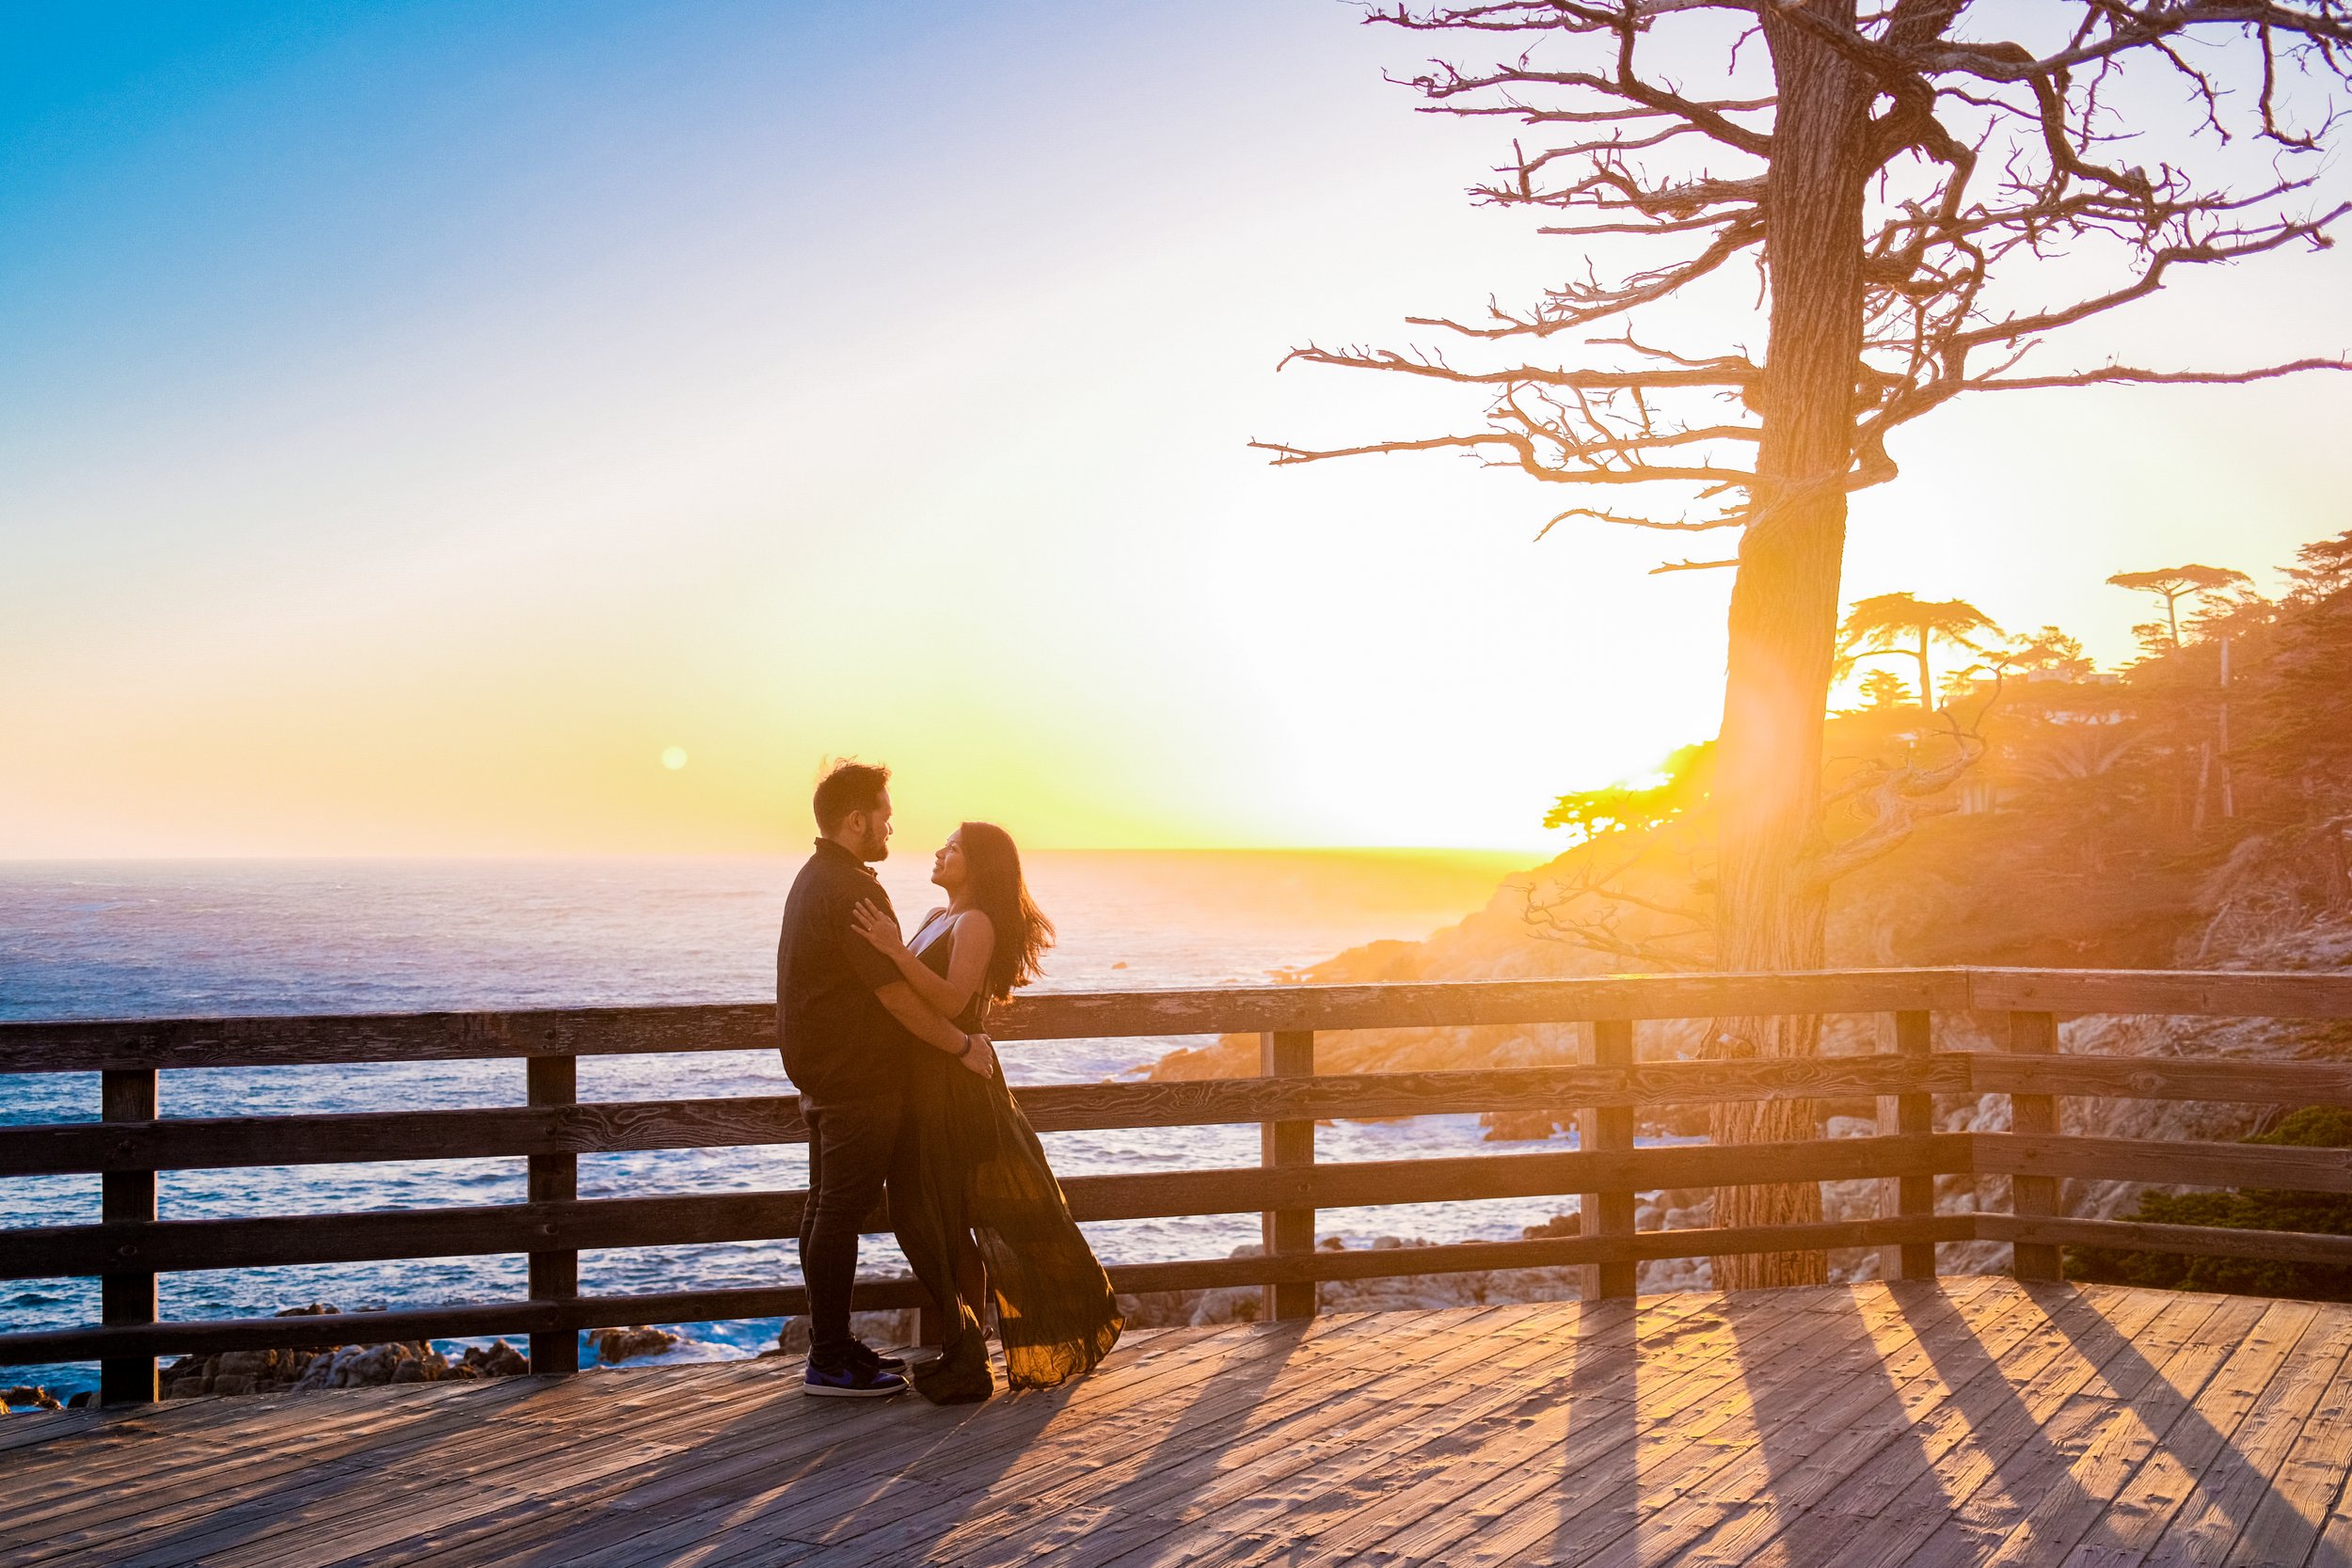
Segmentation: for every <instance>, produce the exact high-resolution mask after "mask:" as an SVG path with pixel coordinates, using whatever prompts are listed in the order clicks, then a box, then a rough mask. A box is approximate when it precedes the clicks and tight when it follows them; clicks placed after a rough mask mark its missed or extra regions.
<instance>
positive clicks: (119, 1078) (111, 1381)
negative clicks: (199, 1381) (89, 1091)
mask: <svg viewBox="0 0 2352 1568" xmlns="http://www.w3.org/2000/svg"><path fill="white" fill-rule="evenodd" d="M99 1099H100V1116H101V1117H102V1118H103V1119H104V1120H106V1121H152V1120H154V1119H155V1071H154V1069H152V1068H118V1069H112V1070H110V1071H107V1072H104V1073H102V1074H101V1075H100V1078H99ZM99 1181H100V1193H99V1218H100V1220H101V1221H102V1222H103V1223H104V1224H106V1225H110V1226H117V1225H152V1224H153V1223H155V1220H156V1218H157V1215H158V1211H157V1209H156V1207H155V1173H154V1172H153V1171H152V1170H110V1171H108V1172H107V1173H106V1174H105V1175H104V1176H103V1177H101V1178H100V1179H99ZM74 1272H76V1273H87V1272H91V1271H86V1270H76V1271H74ZM98 1289H99V1316H100V1321H101V1322H103V1323H105V1324H107V1325H108V1326H109V1327H114V1328H128V1327H134V1326H137V1325H143V1324H146V1323H153V1322H154V1321H155V1314H156V1305H155V1304H156V1300H157V1298H156V1293H155V1274H154V1271H153V1270H151V1269H124V1268H114V1269H108V1270H105V1271H104V1272H103V1274H101V1275H100V1276H99V1283H98ZM155 1377H156V1373H155V1358H154V1357H153V1356H152V1355H111V1356H108V1357H106V1358H105V1359H104V1360H103V1361H102V1362H100V1363H99V1367H98V1402H99V1403H101V1404H152V1403H154V1402H155V1398H156V1394H157V1392H158V1390H157V1387H156V1382H155Z"/></svg>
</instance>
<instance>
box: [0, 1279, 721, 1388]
mask: <svg viewBox="0 0 2352 1568" xmlns="http://www.w3.org/2000/svg"><path fill="white" fill-rule="evenodd" d="M276 1316H278V1317H280V1318H312V1317H343V1316H349V1317H351V1318H352V1319H353V1320H354V1322H353V1324H352V1326H353V1327H354V1328H355V1329H359V1328H363V1327H364V1325H365V1323H366V1320H367V1317H368V1314H367V1312H365V1311H364V1310H363V1311H358V1312H353V1313H349V1314H345V1313H344V1312H343V1311H342V1308H340V1307H334V1306H331V1305H329V1304H328V1303H326V1302H323V1301H314V1302H311V1303H310V1304H308V1305H307V1306H302V1307H285V1308H283V1309H282V1310H280V1311H278V1313H277V1314H276ZM677 1342H678V1337H677V1336H676V1335H675V1334H673V1333H671V1332H670V1331H669V1330H667V1329H662V1328H651V1327H645V1326H642V1325H641V1326H637V1327H631V1328H599V1329H596V1330H595V1331H594V1332H592V1333H591V1334H590V1335H589V1336H588V1348H589V1350H590V1352H591V1353H592V1354H594V1355H595V1356H596V1360H597V1361H599V1362H601V1363H602V1364H604V1365H606V1366H615V1365H618V1364H619V1363H621V1362H624V1361H629V1360H634V1359H636V1358H637V1357H640V1356H646V1355H659V1354H661V1353H662V1352H663V1351H666V1350H669V1349H670V1348H672V1347H673V1346H675V1344H677ZM530 1370H531V1358H530V1357H529V1356H528V1355H526V1354H523V1353H522V1352H521V1351H519V1350H517V1349H516V1347H515V1346H513V1345H511V1344H509V1343H507V1342H506V1341H505V1340H504V1339H498V1340H495V1341H493V1342H492V1343H490V1344H487V1345H469V1346H468V1347H466V1348H465V1349H464V1350H463V1351H461V1352H459V1353H458V1354H455V1355H453V1356H452V1355H444V1354H442V1353H441V1352H439V1351H437V1350H435V1349H434V1348H433V1346H432V1345H431V1343H429V1342H428V1341H426V1340H422V1339H404V1340H374V1341H362V1342H357V1343H352V1344H345V1345H332V1346H328V1347H326V1348H325V1349H320V1348H318V1347H316V1346H312V1347H309V1348H294V1347H282V1348H279V1349H275V1350H231V1351H217V1352H215V1353H213V1354H205V1355H183V1356H182V1357H180V1358H179V1359H178V1360H176V1361H173V1362H171V1363H170V1364H168V1365H167V1366H166V1367H165V1368H163V1370H162V1371H161V1372H160V1373H159V1374H158V1376H157V1379H156V1381H157V1384H158V1386H159V1387H160V1388H161V1390H162V1395H163V1397H164V1398H165V1399H167V1400H192V1399H203V1398H207V1397H212V1396H236V1395H243V1394H309V1393H315V1392H317V1391H319V1390H322V1389H327V1388H381V1387H386V1386H391V1385H393V1384H406V1383H463V1382H474V1381H478V1380H480V1379H484V1378H494V1377H518V1376H520V1375H522V1374H523V1373H525V1372H528V1371H530ZM95 1402H96V1395H95V1393H94V1392H93V1391H92V1390H90V1389H87V1388H86V1389H83V1390H82V1391H80V1392H79V1393H76V1394H74V1395H72V1397H71V1398H69V1399H65V1400H60V1399H58V1398H57V1397H56V1394H54V1393H52V1392H51V1391H50V1390H49V1389H47V1388H42V1387H36V1386H32V1385H30V1384H21V1385H19V1386H16V1387H13V1388H10V1389H8V1390H7V1392H6V1394H5V1395H0V1416H5V1415H8V1414H11V1413H24V1412H29V1411H56V1410H79V1409H83V1408H86V1407H87V1406H88V1405H90V1404H93V1403H95Z"/></svg>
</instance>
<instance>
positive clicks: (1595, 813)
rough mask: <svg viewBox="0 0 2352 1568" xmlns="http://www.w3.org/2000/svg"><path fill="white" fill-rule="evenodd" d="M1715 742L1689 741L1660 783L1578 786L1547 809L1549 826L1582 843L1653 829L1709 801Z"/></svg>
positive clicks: (1664, 767) (1659, 776)
mask: <svg viewBox="0 0 2352 1568" xmlns="http://www.w3.org/2000/svg"><path fill="white" fill-rule="evenodd" d="M1714 753H1715V743H1714V742H1713V741H1711V740H1708V741H1702V742H1700V743H1699V744H1697V745H1695V746H1685V747H1682V748H1681V749H1679V750H1678V751H1677V752H1674V753H1673V754H1672V755H1670V756H1668V757H1667V758H1666V760H1665V762H1664V763H1663V764H1662V765H1661V767H1660V768H1659V770H1658V772H1657V774H1656V775H1655V782H1649V781H1624V780H1620V781H1619V782H1618V783H1616V784H1610V785H1607V786H1606V787H1604V788H1600V789H1580V790H1572V791H1570V792H1569V793H1568V794H1565V795H1563V796H1561V797H1560V799H1559V800H1556V801H1554V802H1553V804H1552V808H1551V810H1549V812H1547V813H1545V814H1544V826H1545V827H1547V828H1566V829H1569V830H1571V831H1573V832H1575V834H1576V836H1577V842H1578V843H1580V844H1581V843H1585V842H1588V841H1590V840H1592V839H1596V838H1600V837H1602V836H1604V835H1606V834H1609V833H1620V832H1649V831H1650V830H1651V829H1654V828H1658V827H1662V826H1663V825H1664V824H1666V823H1668V822H1671V821H1673V820H1674V819H1675V818H1676V817H1677V816H1682V815H1683V814H1684V813H1686V812H1689V811H1691V810H1692V809H1693V808H1695V807H1697V806H1699V805H1700V804H1702V803H1704V801H1705V800H1706V799H1707V773H1708V764H1709V763H1710V762H1711V761H1712V760H1713V758H1714Z"/></svg>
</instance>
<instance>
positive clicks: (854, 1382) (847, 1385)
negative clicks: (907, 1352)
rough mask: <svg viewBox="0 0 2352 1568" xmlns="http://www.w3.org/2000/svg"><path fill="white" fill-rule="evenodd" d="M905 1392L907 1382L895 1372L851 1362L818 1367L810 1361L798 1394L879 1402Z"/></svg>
mask: <svg viewBox="0 0 2352 1568" xmlns="http://www.w3.org/2000/svg"><path fill="white" fill-rule="evenodd" d="M906 1390H907V1380H906V1379H905V1378H902V1377H900V1376H899V1375H898V1373H897V1372H886V1371H883V1370H882V1369H880V1368H878V1367H861V1366H859V1365H857V1364H856V1363H855V1362H851V1363H850V1365H849V1366H846V1367H819V1366H818V1365H817V1364H816V1363H815V1362H811V1363H809V1368H808V1371H807V1372H806V1373H805V1374H804V1375H803V1378H802V1379H801V1392H802V1393H803V1394H818V1395H822V1396H823V1397H825V1398H827V1399H835V1400H879V1399H885V1398H887V1397H889V1396H890V1395H892V1394H903V1393H905V1392H906Z"/></svg>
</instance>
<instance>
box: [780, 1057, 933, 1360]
mask: <svg viewBox="0 0 2352 1568" xmlns="http://www.w3.org/2000/svg"><path fill="white" fill-rule="evenodd" d="M900 1104H901V1101H900V1100H899V1097H898V1096H897V1095H895V1094H894V1095H890V1096H887V1097H884V1098H880V1099H874V1100H856V1101H834V1102H833V1103H830V1104H824V1105H818V1104H814V1103H812V1102H811V1101H809V1099H808V1097H807V1096H805V1095H803V1096H802V1098H801V1115H802V1117H803V1119H804V1120H805V1121H807V1123H808V1206H807V1207H806V1208H805V1209H803V1211H802V1212H801V1277H802V1279H803V1280H804V1281H805V1282H806V1283H807V1286H808V1358H809V1360H810V1361H811V1362H812V1363H814V1364H815V1365H817V1366H819V1367H827V1368H835V1367H839V1366H841V1365H843V1364H844V1363H846V1362H847V1361H848V1359H849V1355H850V1345H851V1344H852V1343H853V1342H854V1341H853V1340H852V1338H851V1336H850V1285H851V1283H852V1282H853V1281H854V1280H855V1279H856V1277H857V1238H858V1230H859V1228H860V1227H861V1226H862V1225H863V1224H864V1222H865V1219H866V1215H868V1214H871V1213H873V1212H875V1211H876V1209H878V1208H879V1207H880V1206H881V1204H882V1189H883V1187H884V1185H885V1184H886V1183H887V1182H888V1180H890V1176H891V1172H892V1169H893V1167H894V1166H896V1165H899V1164H902V1163H903V1162H904V1161H905V1160H907V1159H908V1158H910V1157H911V1156H912V1155H913V1153H914V1148H913V1142H914V1140H912V1139H909V1138H902V1137H901V1136H900V1135H899V1130H900V1124H901V1121H902V1119H903V1118H902V1117H901V1116H900Z"/></svg>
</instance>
